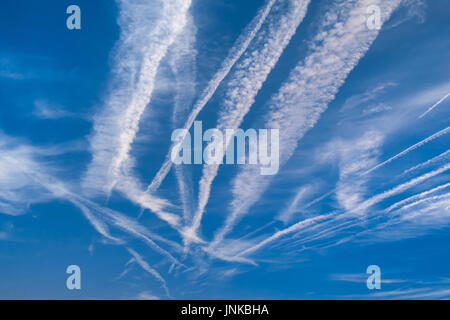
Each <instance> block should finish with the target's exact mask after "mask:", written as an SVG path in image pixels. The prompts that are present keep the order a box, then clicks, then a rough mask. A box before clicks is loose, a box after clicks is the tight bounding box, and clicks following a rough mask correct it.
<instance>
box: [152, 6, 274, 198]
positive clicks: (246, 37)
mask: <svg viewBox="0 0 450 320" xmlns="http://www.w3.org/2000/svg"><path fill="white" fill-rule="evenodd" d="M275 2H276V0H268V1H267V3H266V5H265V6H264V7H263V8H262V9H260V10H259V12H258V14H257V15H256V16H255V18H253V19H252V21H251V22H250V24H249V25H248V26H247V27H246V29H245V30H244V32H243V33H242V34H241V35H240V36H239V38H238V39H237V40H236V43H235V44H234V46H233V47H232V48H231V50H230V52H229V53H228V56H227V57H226V58H225V60H224V61H223V62H222V64H221V66H220V68H219V70H218V71H217V73H216V74H215V75H214V77H213V78H212V79H211V81H210V82H209V83H208V86H207V87H206V88H205V90H203V92H202V94H201V96H200V98H199V99H198V100H197V101H196V102H195V105H194V107H193V109H192V112H191V113H190V114H189V117H188V119H187V121H186V124H185V125H184V129H186V130H190V129H191V127H192V125H193V123H194V121H195V119H196V118H197V116H198V114H199V113H200V112H201V111H202V110H203V108H204V107H205V106H206V104H207V103H208V101H209V100H210V99H211V97H212V96H213V95H214V93H215V92H216V90H217V88H218V87H219V85H220V84H221V83H222V81H223V80H224V79H225V77H226V76H227V75H228V73H229V72H230V71H231V69H232V68H233V66H234V65H235V63H236V62H237V61H238V60H239V58H240V57H241V56H242V54H243V53H244V52H245V51H246V50H247V48H248V46H249V45H250V42H252V40H253V38H254V37H255V36H256V34H257V33H258V31H259V30H260V29H261V26H262V25H263V23H264V21H265V20H266V18H267V16H268V14H269V12H270V10H271V9H272V6H273V5H274V3H275ZM176 146H177V143H173V144H172V145H171V146H170V149H169V152H168V153H167V155H166V159H165V160H164V163H163V164H162V166H161V168H160V169H159V171H158V172H157V174H156V175H155V177H154V178H153V180H152V182H151V183H150V184H149V186H148V188H147V191H148V192H154V191H156V190H157V189H158V188H159V187H160V185H161V183H162V182H163V181H164V179H165V177H166V176H167V174H168V173H169V171H170V169H171V168H172V161H171V158H170V156H171V154H172V150H174V148H175V147H176Z"/></svg>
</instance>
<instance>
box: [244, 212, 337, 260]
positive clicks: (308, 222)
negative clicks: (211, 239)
mask: <svg viewBox="0 0 450 320" xmlns="http://www.w3.org/2000/svg"><path fill="white" fill-rule="evenodd" d="M333 215H334V214H324V215H320V216H317V217H313V218H308V219H305V220H303V221H300V222H297V223H296V224H294V225H292V226H290V227H289V228H286V229H283V230H280V231H277V232H275V233H274V234H273V235H272V236H270V237H269V238H267V239H264V240H263V241H261V242H259V243H257V244H255V245H254V246H252V247H250V248H247V249H245V250H244V251H242V252H240V253H238V254H237V257H239V256H243V255H246V254H249V253H251V252H254V251H257V250H259V249H260V248H262V247H264V246H266V245H267V244H269V243H271V242H273V241H275V240H277V239H278V238H281V237H283V236H285V235H287V234H290V233H292V232H296V231H299V230H301V229H303V228H306V227H308V226H310V225H312V224H314V223H316V222H317V221H321V220H324V219H327V218H329V217H331V216H333Z"/></svg>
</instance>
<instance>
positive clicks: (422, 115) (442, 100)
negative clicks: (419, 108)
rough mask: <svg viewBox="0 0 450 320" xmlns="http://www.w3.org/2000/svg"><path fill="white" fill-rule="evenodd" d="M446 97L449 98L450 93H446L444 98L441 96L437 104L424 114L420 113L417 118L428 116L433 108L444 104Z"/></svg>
mask: <svg viewBox="0 0 450 320" xmlns="http://www.w3.org/2000/svg"><path fill="white" fill-rule="evenodd" d="M448 96H450V92H449V93H447V94H446V95H445V96H443V97H442V98H441V99H440V100H439V101H438V102H436V103H435V104H434V105H432V106H431V107H430V108H429V109H428V110H427V111H425V112H424V113H422V114H421V115H420V117H419V119H420V118H423V117H424V116H425V115H426V114H428V113H429V112H431V111H432V110H433V109H434V108H436V107H437V106H438V105H440V104H441V103H442V102H444V100H445V99H447V98H448Z"/></svg>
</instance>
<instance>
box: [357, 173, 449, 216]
mask: <svg viewBox="0 0 450 320" xmlns="http://www.w3.org/2000/svg"><path fill="white" fill-rule="evenodd" d="M449 169H450V164H446V165H445V166H442V167H440V168H439V169H436V170H434V171H431V172H428V173H426V174H423V175H421V176H419V177H417V178H414V179H412V180H410V181H408V182H405V183H402V184H400V185H398V186H396V187H395V188H392V189H391V190H388V191H385V192H383V193H380V194H378V195H376V196H373V197H371V198H370V199H367V200H365V201H364V202H363V203H361V204H360V205H358V206H357V207H356V208H355V209H354V210H352V211H351V212H358V211H365V210H366V209H368V208H369V207H371V206H373V205H374V204H376V203H379V202H381V201H383V200H384V199H386V198H389V197H392V196H393V195H396V194H398V193H400V192H403V191H405V190H407V189H409V188H411V187H413V186H415V185H417V184H419V183H421V182H423V181H425V180H427V179H429V178H432V177H434V176H437V175H438V174H441V173H442V172H445V171H447V170H449Z"/></svg>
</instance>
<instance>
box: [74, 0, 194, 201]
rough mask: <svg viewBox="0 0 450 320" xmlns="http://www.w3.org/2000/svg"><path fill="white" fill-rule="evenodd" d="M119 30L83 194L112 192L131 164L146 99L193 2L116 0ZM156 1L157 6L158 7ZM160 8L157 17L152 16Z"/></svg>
mask: <svg viewBox="0 0 450 320" xmlns="http://www.w3.org/2000/svg"><path fill="white" fill-rule="evenodd" d="M119 5H120V14H119V25H120V27H121V29H122V31H121V37H120V40H119V42H118V44H117V56H116V57H115V63H116V65H115V67H114V73H113V79H112V85H111V89H110V90H111V92H110V94H109V96H108V98H107V100H106V104H105V106H104V108H103V110H102V111H101V112H100V113H99V114H98V115H97V116H96V117H95V121H94V129H93V136H92V138H91V151H92V162H91V164H90V166H89V168H88V171H87V174H86V175H85V177H84V179H83V186H84V187H85V188H86V190H88V191H87V193H89V194H92V193H95V192H106V193H108V194H109V193H110V192H111V190H112V189H113V188H114V186H115V184H116V183H117V182H118V180H119V179H120V178H121V177H122V176H123V175H124V174H126V173H127V172H126V171H127V170H128V168H127V166H129V163H127V162H129V159H130V154H129V153H130V150H131V144H132V143H133V141H134V139H135V136H136V134H137V132H138V130H139V121H140V119H141V116H142V114H143V113H144V111H145V108H146V107H147V105H148V104H149V103H150V100H151V95H152V92H153V90H154V87H155V77H156V74H157V71H158V67H159V65H160V63H161V61H162V59H163V58H164V57H165V55H166V53H167V50H168V48H169V46H170V45H171V44H172V43H173V42H174V41H175V39H176V36H177V35H178V34H179V33H180V32H181V31H182V29H183V28H184V26H185V25H186V22H187V14H188V10H189V8H190V5H191V0H164V1H162V2H158V3H154V2H147V3H144V2H141V1H133V0H119ZM158 5H160V6H161V8H158ZM155 11H158V16H157V17H156V19H155V18H153V17H152V15H154V14H155Z"/></svg>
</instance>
